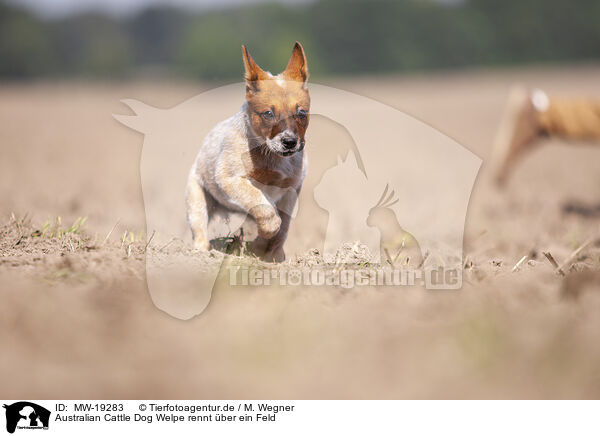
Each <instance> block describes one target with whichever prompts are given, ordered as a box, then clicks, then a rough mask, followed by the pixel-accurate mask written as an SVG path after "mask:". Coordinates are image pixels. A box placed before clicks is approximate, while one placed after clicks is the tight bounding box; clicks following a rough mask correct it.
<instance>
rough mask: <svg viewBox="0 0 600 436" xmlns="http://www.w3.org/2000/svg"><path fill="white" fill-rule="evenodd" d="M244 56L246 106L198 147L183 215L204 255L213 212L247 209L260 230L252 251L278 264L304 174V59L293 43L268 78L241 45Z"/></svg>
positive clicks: (307, 102)
mask: <svg viewBox="0 0 600 436" xmlns="http://www.w3.org/2000/svg"><path fill="white" fill-rule="evenodd" d="M242 55H243V60H244V67H245V71H246V73H245V80H246V101H245V102H244V103H243V104H242V107H241V108H240V110H239V111H238V112H237V113H236V114H235V115H234V116H232V117H231V118H228V119H227V120H225V121H221V122H220V123H219V124H217V125H216V126H215V127H214V128H213V129H212V130H211V131H210V132H209V134H208V135H207V137H206V138H205V140H204V142H203V144H202V146H201V147H200V151H199V153H198V156H197V157H196V161H195V163H194V165H193V166H192V169H191V171H190V175H189V179H188V185H187V194H186V197H187V217H188V222H189V224H190V226H191V229H192V235H193V238H194V247H195V248H197V249H199V250H208V249H209V237H208V234H207V233H208V222H209V220H210V219H211V217H212V216H213V214H214V213H215V210H216V209H217V208H221V209H223V208H224V209H225V210H226V211H229V212H245V213H247V214H249V215H250V216H251V217H252V218H254V220H255V221H256V224H257V228H258V238H257V239H256V240H255V241H254V242H253V247H254V250H255V251H256V252H257V254H259V255H260V256H261V257H262V258H263V259H264V260H267V261H275V262H281V261H283V260H284V259H285V254H284V251H283V244H284V242H285V240H286V238H287V233H288V230H289V226H290V219H291V213H292V210H293V208H294V205H295V203H296V199H297V196H298V194H299V192H300V188H301V186H302V181H303V180H304V176H305V174H306V165H307V158H306V153H304V151H303V150H304V145H305V142H304V135H305V133H306V129H307V128H308V122H309V109H310V96H309V93H308V89H307V86H306V82H307V80H308V68H307V65H306V56H305V55H304V50H303V48H302V46H301V45H300V43H298V42H296V44H295V45H294V49H293V51H292V56H291V57H290V60H289V62H288V64H287V67H286V69H285V70H284V71H283V72H282V73H280V74H278V75H276V76H274V75H272V74H271V73H269V72H266V71H263V70H262V69H261V68H260V67H259V66H258V65H257V64H256V62H254V59H252V57H251V56H250V53H248V50H247V49H246V47H245V46H242Z"/></svg>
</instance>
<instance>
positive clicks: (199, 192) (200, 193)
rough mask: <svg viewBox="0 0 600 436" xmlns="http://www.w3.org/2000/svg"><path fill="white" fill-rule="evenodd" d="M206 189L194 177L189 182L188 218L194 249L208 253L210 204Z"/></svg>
mask: <svg viewBox="0 0 600 436" xmlns="http://www.w3.org/2000/svg"><path fill="white" fill-rule="evenodd" d="M207 200H208V199H207V196H206V192H205V191H204V188H203V187H202V186H201V185H200V184H199V183H198V181H197V180H196V178H195V177H194V176H193V175H192V176H190V178H189V180H188V186H187V192H186V203H187V218H188V222H189V224H190V227H191V229H192V238H193V240H194V248H196V249H198V250H202V251H208V250H209V248H210V243H209V241H208V202H207Z"/></svg>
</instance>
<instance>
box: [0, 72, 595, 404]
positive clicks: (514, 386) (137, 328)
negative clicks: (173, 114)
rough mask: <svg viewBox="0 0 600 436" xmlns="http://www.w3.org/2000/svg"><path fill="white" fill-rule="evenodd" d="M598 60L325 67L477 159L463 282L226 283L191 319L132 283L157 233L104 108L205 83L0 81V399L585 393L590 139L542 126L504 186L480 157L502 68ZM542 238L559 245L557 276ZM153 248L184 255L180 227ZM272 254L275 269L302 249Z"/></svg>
mask: <svg viewBox="0 0 600 436" xmlns="http://www.w3.org/2000/svg"><path fill="white" fill-rule="evenodd" d="M598 77H600V67H599V66H593V65H592V66H578V67H554V68H549V67H547V68H541V67H540V68H530V69H526V70H508V71H475V72H455V73H445V74H441V73H440V74H427V75H415V76H402V77H384V78H376V79H374V78H369V77H365V78H360V79H357V78H354V79H349V78H345V79H339V80H333V79H331V80H329V81H328V82H326V84H329V85H333V86H336V87H338V88H342V89H346V90H349V91H352V92H355V93H357V94H361V95H365V96H368V97H371V98H373V99H376V100H379V101H381V102H383V103H386V104H388V105H391V106H393V107H395V108H398V109H400V110H402V111H405V112H407V113H409V114H411V115H413V116H415V117H417V118H419V119H421V120H423V121H425V122H426V123H428V124H430V125H431V126H433V127H434V128H436V129H438V130H440V131H441V132H443V133H445V134H447V135H449V136H450V137H452V138H454V139H455V140H457V141H458V142H459V143H461V144H463V145H464V146H465V147H467V148H468V149H469V150H471V151H473V152H474V153H476V154H477V155H478V156H480V157H481V158H482V159H483V161H484V163H483V166H482V168H481V171H480V172H479V175H478V178H477V181H476V184H475V188H474V191H473V194H472V197H471V201H470V204H469V210H468V215H467V221H466V225H465V244H464V256H465V259H464V276H463V277H464V286H463V288H462V289H461V290H458V291H427V290H424V289H421V288H402V289H401V290H398V289H389V288H377V287H360V288H355V289H341V288H335V287H308V288H300V287H293V286H290V287H268V288H256V287H254V288H246V287H236V288H231V289H226V288H223V289H218V290H217V291H216V292H215V294H214V295H213V299H212V301H211V304H210V305H209V307H208V309H207V310H206V311H205V312H204V313H203V314H202V315H201V316H199V317H197V318H195V319H193V320H191V321H180V320H176V319H174V318H171V317H170V316H168V315H167V314H165V313H163V312H161V311H159V310H158V309H156V307H155V306H154V305H153V303H152V301H151V300H150V297H149V295H148V292H147V289H146V285H145V269H144V259H145V253H146V251H147V250H160V249H161V248H163V247H158V246H156V245H153V244H149V245H148V246H146V236H145V231H146V229H145V215H144V204H143V198H142V191H141V185H140V168H139V160H140V152H141V146H142V136H141V135H140V134H138V133H136V132H134V131H132V130H130V129H127V128H126V127H124V126H122V125H120V124H119V123H118V122H117V121H115V120H114V119H113V118H112V117H111V114H113V113H127V109H126V108H124V106H123V105H122V104H121V103H120V102H119V101H120V100H121V99H123V98H135V99H138V100H141V101H144V102H146V103H148V104H151V105H154V106H157V107H165V108H166V107H171V106H173V105H176V104H178V103H180V102H182V101H184V100H186V99H188V98H190V97H192V96H194V95H196V94H198V93H199V92H201V91H202V90H204V89H208V86H207V85H201V84H195V83H167V82H156V83H149V82H131V83H119V84H97V83H79V82H61V83H34V84H6V83H5V84H0V147H1V159H0V181H1V183H0V217H1V220H0V292H1V295H0V297H1V302H0V346H1V347H2V350H3V352H2V357H1V358H0V397H2V398H31V399H45V398H53V399H58V398H97V399H108V398H114V399H117V398H122V399H133V398H140V399H142V398H155V399H156V398H180V399H191V398H211V399H221V398H253V399H256V398H296V399H313V398H314V399H316V398H599V397H600V341H598V333H599V332H600V317H598V313H599V311H600V244H599V243H598V242H597V240H598V237H599V235H600V216H599V214H598V213H597V210H596V209H595V208H596V206H597V205H598V204H600V146H597V145H596V146H594V145H593V144H577V145H576V146H575V145H572V144H566V143H562V142H560V141H556V140H553V141H546V142H545V143H544V145H543V146H542V147H539V148H538V149H536V150H535V151H534V152H533V153H532V154H531V155H530V156H528V157H527V158H526V159H525V160H524V161H523V162H522V165H520V166H519V167H518V169H517V171H516V172H515V174H514V177H513V178H512V179H511V181H510V183H509V184H508V186H507V187H506V189H505V190H504V191H498V190H497V189H495V187H494V186H493V185H492V184H491V176H490V174H489V169H488V167H489V165H488V162H489V161H488V159H489V157H490V154H491V145H492V141H493V137H494V134H495V131H496V128H497V126H498V123H499V121H500V117H501V114H502V110H503V105H504V103H505V99H506V97H507V93H508V90H509V88H510V86H511V85H512V84H514V83H522V84H526V85H529V86H535V87H540V88H543V89H545V90H547V91H548V92H549V93H551V94H560V95H565V96H569V95H574V96H582V95H584V96H594V97H596V98H600V81H598ZM308 152H309V156H310V152H311V151H310V144H309V146H308ZM573 204H575V205H584V206H585V207H587V206H589V209H586V208H585V207H584V208H583V209H582V208H580V207H573ZM58 217H60V220H59V218H58ZM80 217H81V218H83V217H87V220H86V221H85V223H83V224H82V223H81V220H79V221H77V220H78V218H80ZM305 230H306V229H304V230H303V229H302V228H299V227H294V225H293V224H292V229H291V233H292V234H294V232H295V234H296V237H297V235H301V234H302V232H303V231H305ZM589 241H591V243H589V244H588V245H586V246H585V247H584V249H582V250H581V251H580V252H579V253H577V254H576V255H575V256H571V255H572V254H573V253H574V251H575V250H577V249H578V248H579V247H581V245H582V244H584V243H586V242H589ZM543 252H550V253H551V254H552V256H553V257H554V258H555V259H556V261H557V262H558V263H559V264H560V263H563V262H565V261H569V259H570V257H572V259H571V261H569V262H568V264H567V265H566V266H565V270H566V273H567V277H566V278H563V277H561V276H560V275H558V274H556V273H555V272H554V270H553V267H552V265H551V264H550V262H549V261H548V260H547V259H546V257H545V256H544V255H543ZM167 253H177V254H178V255H182V254H183V255H185V256H197V254H195V253H192V251H191V250H190V241H176V242H175V243H173V244H171V245H170V246H169V247H168V250H167ZM290 253H291V254H290ZM525 255H527V256H528V258H527V260H526V261H525V262H524V263H523V264H522V265H521V267H520V268H518V269H517V270H515V271H513V267H514V265H515V264H516V263H517V262H518V261H519V260H520V259H521V258H522V257H523V256H525ZM288 259H289V260H288V262H287V263H286V264H284V265H283V266H280V268H285V267H287V266H289V265H291V264H293V263H294V262H299V260H298V259H304V260H306V256H305V253H294V252H293V247H292V250H291V252H290V251H288Z"/></svg>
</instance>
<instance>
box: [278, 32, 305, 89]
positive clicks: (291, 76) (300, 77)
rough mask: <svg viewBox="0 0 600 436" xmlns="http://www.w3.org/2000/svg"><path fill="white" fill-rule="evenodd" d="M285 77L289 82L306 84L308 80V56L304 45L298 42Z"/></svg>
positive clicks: (286, 68) (284, 73)
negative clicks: (305, 53)
mask: <svg viewBox="0 0 600 436" xmlns="http://www.w3.org/2000/svg"><path fill="white" fill-rule="evenodd" d="M282 75H283V77H285V78H286V79H288V80H295V81H299V82H304V83H306V81H307V80H308V65H306V56H305V55H304V49H303V48H302V45H301V44H300V43H299V42H298V41H296V44H294V50H293V51H292V56H291V57H290V60H289V62H288V64H287V67H285V70H284V71H283V73H282Z"/></svg>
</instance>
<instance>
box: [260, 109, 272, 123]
mask: <svg viewBox="0 0 600 436" xmlns="http://www.w3.org/2000/svg"><path fill="white" fill-rule="evenodd" d="M261 115H262V117H263V118H264V119H265V120H267V121H271V120H272V119H273V118H275V114H274V113H273V111H265V112H263V113H262V114H261Z"/></svg>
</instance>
